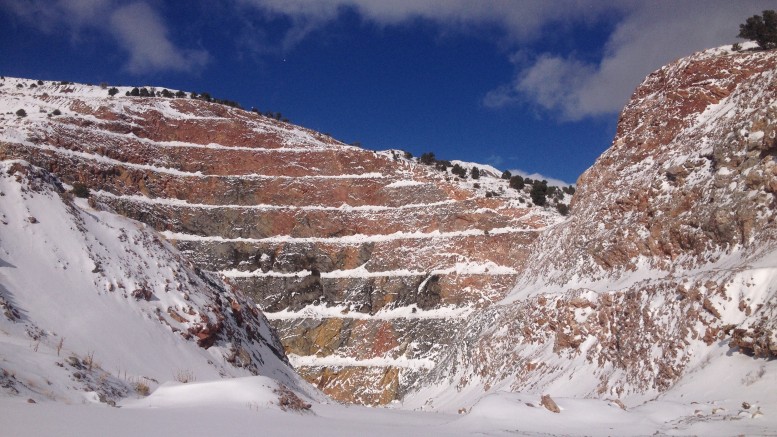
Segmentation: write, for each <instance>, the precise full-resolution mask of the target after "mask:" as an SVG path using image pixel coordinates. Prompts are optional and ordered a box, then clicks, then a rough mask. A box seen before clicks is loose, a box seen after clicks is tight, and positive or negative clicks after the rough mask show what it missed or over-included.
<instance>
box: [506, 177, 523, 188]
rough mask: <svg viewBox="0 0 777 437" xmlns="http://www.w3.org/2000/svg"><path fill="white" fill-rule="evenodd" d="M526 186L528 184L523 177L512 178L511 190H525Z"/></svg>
mask: <svg viewBox="0 0 777 437" xmlns="http://www.w3.org/2000/svg"><path fill="white" fill-rule="evenodd" d="M525 186H526V183H525V182H524V180H523V178H522V177H521V175H515V176H512V177H511V178H510V188H514V189H516V190H523V187H525Z"/></svg>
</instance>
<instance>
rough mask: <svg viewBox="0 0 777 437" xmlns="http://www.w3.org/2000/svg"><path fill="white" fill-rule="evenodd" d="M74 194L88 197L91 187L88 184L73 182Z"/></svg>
mask: <svg viewBox="0 0 777 437" xmlns="http://www.w3.org/2000/svg"><path fill="white" fill-rule="evenodd" d="M70 191H71V192H72V193H73V195H74V196H76V197H83V198H87V197H89V188H87V186H86V185H84V184H82V183H80V182H76V183H74V184H73V189H72V190H70Z"/></svg>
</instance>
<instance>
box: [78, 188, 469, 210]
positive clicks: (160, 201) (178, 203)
mask: <svg viewBox="0 0 777 437" xmlns="http://www.w3.org/2000/svg"><path fill="white" fill-rule="evenodd" d="M92 194H93V195H95V196H97V197H103V198H109V199H121V200H128V201H130V202H137V203H146V204H151V205H166V206H173V207H180V208H198V209H220V208H224V209H247V210H301V211H391V210H405V209H420V208H431V207H435V206H442V205H450V204H452V203H456V201H455V200H441V201H439V202H431V203H408V204H405V205H399V206H386V205H357V206H353V205H348V204H342V205H340V206H321V205H300V206H296V205H269V204H253V205H234V204H224V205H221V204H219V205H213V204H205V203H191V202H187V201H186V200H183V199H172V198H166V197H165V198H162V197H156V198H151V197H146V196H142V195H137V194H126V195H118V194H113V193H111V192H108V191H100V190H97V191H93V192H92Z"/></svg>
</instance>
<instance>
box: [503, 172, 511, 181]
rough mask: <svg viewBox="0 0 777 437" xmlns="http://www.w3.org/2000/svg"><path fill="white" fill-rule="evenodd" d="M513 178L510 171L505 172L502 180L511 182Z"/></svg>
mask: <svg viewBox="0 0 777 437" xmlns="http://www.w3.org/2000/svg"><path fill="white" fill-rule="evenodd" d="M511 177H513V174H512V173H511V172H510V170H505V171H503V172H502V179H507V180H510V178H511Z"/></svg>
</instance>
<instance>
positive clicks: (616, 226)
mask: <svg viewBox="0 0 777 437" xmlns="http://www.w3.org/2000/svg"><path fill="white" fill-rule="evenodd" d="M776 68H777V52H775V51H768V52H763V51H759V52H733V51H730V50H728V49H727V48H721V49H714V50H709V51H705V52H701V53H697V54H695V55H693V56H690V57H688V58H685V59H681V60H678V61H677V62H675V63H673V64H671V65H668V66H666V67H664V68H662V69H661V70H659V71H657V72H655V73H653V74H651V75H650V76H648V77H647V78H646V79H645V81H644V83H643V84H642V85H641V86H640V87H639V88H637V90H636V91H635V93H634V95H633V96H632V99H631V101H630V103H629V104H628V105H627V106H626V108H625V109H624V111H623V112H622V114H621V117H620V122H619V125H618V132H617V135H616V137H615V139H614V141H613V145H612V147H611V148H610V149H609V150H608V151H607V152H605V153H604V154H603V155H602V157H600V158H599V160H597V162H596V164H595V165H594V166H593V167H591V169H589V170H588V171H587V172H586V173H585V174H584V175H583V176H581V178H580V180H579V181H578V190H577V193H576V195H575V199H574V201H573V205H572V214H571V217H570V219H569V220H567V221H565V222H563V223H559V224H557V225H554V226H550V227H548V228H547V229H546V230H544V231H543V234H542V235H541V236H540V237H539V238H538V239H537V240H536V241H535V242H534V244H533V247H532V252H531V255H530V257H529V259H528V262H527V265H528V267H527V268H526V269H525V270H524V271H523V272H522V274H521V276H520V277H519V279H518V282H517V285H516V287H515V288H514V289H513V291H512V292H511V293H510V294H509V295H508V296H507V297H506V298H505V299H504V300H503V301H501V302H500V303H499V304H497V305H494V306H491V307H489V308H486V309H483V310H480V311H474V312H473V313H471V314H470V315H469V318H468V320H467V324H466V327H465V328H464V329H462V330H461V331H460V335H459V337H458V338H457V339H456V340H455V341H453V344H455V345H457V346H456V347H455V348H452V349H450V350H449V354H448V356H447V357H446V358H444V359H441V360H440V363H441V364H440V365H438V366H437V367H436V368H435V369H432V370H431V371H430V374H429V378H428V379H427V380H426V381H425V383H422V387H423V388H421V389H420V390H419V391H418V393H416V394H412V395H410V396H408V397H407V398H406V405H407V406H418V407H420V406H423V407H425V408H439V409H445V410H455V409H456V408H459V407H460V406H461V405H469V404H471V403H472V402H475V401H476V399H478V398H480V397H481V396H482V395H483V394H484V393H490V392H494V391H498V390H510V391H518V392H528V393H534V394H541V393H550V394H553V395H557V396H567V397H585V398H605V399H610V398H611V399H620V400H622V401H623V402H624V403H626V404H627V405H628V406H629V407H633V406H637V405H640V404H641V403H642V402H644V401H646V400H650V399H655V398H657V397H658V398H659V399H669V398H672V399H678V398H680V397H682V396H683V395H684V394H685V396H686V397H690V396H694V397H696V396H698V397H697V398H696V399H705V396H709V397H706V399H707V400H712V399H721V400H722V399H737V398H738V397H739V396H741V395H744V394H747V396H748V397H755V398H760V399H769V402H773V401H774V399H773V398H772V394H771V393H772V392H773V390H772V388H773V379H772V378H773V377H774V375H775V373H777V362H776V361H775V360H774V358H775V357H777V238H775V236H777V226H775V221H774V217H775V211H777V201H776V199H777V197H776V195H777V194H776V193H777V164H776V161H775V158H776V157H777V140H776V139H775V138H777V105H775V103H774V102H775V101H776V100H777V75H775V69H776ZM730 355H733V356H730ZM711 368H715V369H717V370H715V371H710V370H708V369H711ZM697 374H698V375H699V376H697ZM690 380H693V381H695V383H693V384H695V385H694V387H695V389H694V390H688V391H686V390H687V389H688V387H690V386H691V385H693V384H690V383H689V382H688V381H690ZM705 380H706V381H708V382H709V383H712V382H713V381H725V384H722V385H721V386H716V387H715V390H710V391H707V392H706V393H707V394H706V395H704V394H701V393H702V392H704V389H702V390H701V391H696V390H698V389H701V388H702V385H703V382H702V381H705Z"/></svg>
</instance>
